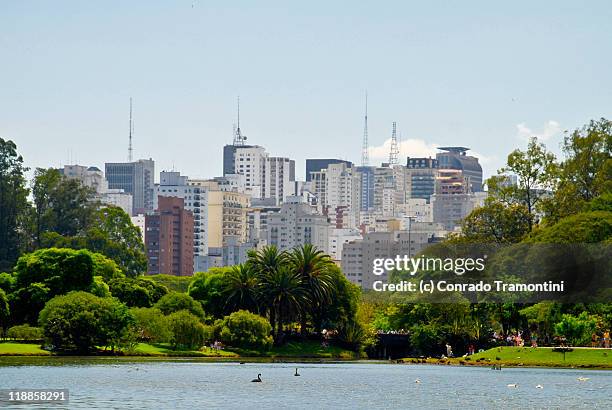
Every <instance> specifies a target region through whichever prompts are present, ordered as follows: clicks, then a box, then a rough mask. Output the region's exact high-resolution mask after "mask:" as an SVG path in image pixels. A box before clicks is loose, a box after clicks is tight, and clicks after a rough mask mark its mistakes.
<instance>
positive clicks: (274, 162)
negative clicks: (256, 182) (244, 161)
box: [263, 157, 295, 205]
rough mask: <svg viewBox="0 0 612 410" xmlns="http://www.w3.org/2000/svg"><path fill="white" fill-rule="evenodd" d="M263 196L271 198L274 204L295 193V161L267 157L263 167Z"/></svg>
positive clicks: (278, 203) (280, 202)
mask: <svg viewBox="0 0 612 410" xmlns="http://www.w3.org/2000/svg"><path fill="white" fill-rule="evenodd" d="M264 179H265V182H264V184H263V186H264V187H265V189H264V192H263V198H273V200H274V204H275V205H280V204H282V203H283V202H284V201H285V199H286V198H287V197H288V196H292V195H295V187H294V183H295V161H293V160H291V159H289V158H284V157H267V158H266V161H265V169H264Z"/></svg>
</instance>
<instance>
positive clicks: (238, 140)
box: [234, 96, 247, 146]
mask: <svg viewBox="0 0 612 410" xmlns="http://www.w3.org/2000/svg"><path fill="white" fill-rule="evenodd" d="M246 139H247V137H246V135H242V131H240V96H238V121H237V126H236V127H234V146H242V145H244V141H246Z"/></svg>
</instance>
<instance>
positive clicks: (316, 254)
mask: <svg viewBox="0 0 612 410" xmlns="http://www.w3.org/2000/svg"><path fill="white" fill-rule="evenodd" d="M288 261H289V264H290V269H291V270H292V271H294V272H296V273H297V274H298V275H300V277H301V278H302V283H303V286H305V287H306V289H307V291H308V298H309V302H310V305H311V308H312V311H320V310H321V308H322V307H323V306H324V305H325V304H328V303H330V301H331V296H332V293H333V286H334V283H333V279H332V276H331V274H330V269H331V268H332V266H334V262H333V261H332V260H331V258H330V257H329V255H326V254H325V253H323V251H321V250H319V249H317V248H316V247H315V246H313V245H311V244H306V245H303V246H300V247H298V248H295V249H294V250H293V251H292V252H290V254H289V256H288ZM301 313H302V318H301V324H302V326H301V327H302V333H305V332H306V321H307V315H306V313H307V311H302V312H301ZM319 325H320V323H315V324H314V326H315V331H317V332H319V331H320V330H321V329H320V327H319Z"/></svg>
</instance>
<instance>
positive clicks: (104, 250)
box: [42, 206, 147, 277]
mask: <svg viewBox="0 0 612 410" xmlns="http://www.w3.org/2000/svg"><path fill="white" fill-rule="evenodd" d="M42 245H43V246H44V247H58V248H72V249H88V250H90V251H93V252H97V253H100V254H103V255H105V256H106V257H108V258H110V259H112V260H113V261H115V263H116V264H117V265H118V266H119V267H120V268H121V271H123V273H125V275H127V276H129V277H136V276H139V275H142V274H143V273H145V272H146V271H147V259H146V256H145V253H144V244H143V242H142V239H141V236H140V231H139V230H138V228H137V227H136V226H134V225H132V221H131V220H130V217H129V216H128V214H126V213H125V212H124V211H123V210H122V209H121V208H118V207H115V206H108V207H104V208H101V209H99V210H97V211H95V212H94V213H93V214H92V217H91V222H90V224H89V226H87V227H86V229H85V230H84V231H82V232H80V233H79V234H77V235H75V236H64V235H61V234H59V233H56V232H47V233H45V234H44V235H43V239H42Z"/></svg>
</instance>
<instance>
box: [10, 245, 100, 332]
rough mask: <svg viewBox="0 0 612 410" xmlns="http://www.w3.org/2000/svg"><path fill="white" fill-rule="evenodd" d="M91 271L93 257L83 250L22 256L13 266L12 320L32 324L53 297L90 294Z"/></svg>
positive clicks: (56, 250) (93, 267) (37, 252)
mask: <svg viewBox="0 0 612 410" xmlns="http://www.w3.org/2000/svg"><path fill="white" fill-rule="evenodd" d="M94 270H95V266H94V261H93V258H92V254H91V253H90V252H89V251H86V250H80V251H75V250H73V249H56V248H50V249H40V250H38V251H35V252H32V253H29V254H25V255H23V256H22V257H20V258H19V260H18V261H17V264H16V265H15V285H14V287H15V289H16V291H15V292H14V293H13V294H12V295H11V299H12V305H13V307H14V312H13V316H14V319H15V320H16V322H17V323H20V322H21V321H28V322H29V323H35V322H36V318H37V316H38V312H39V311H40V309H42V307H43V306H44V304H45V303H46V302H47V301H48V300H49V299H51V298H52V297H53V296H56V295H61V294H64V293H68V292H70V291H73V290H83V291H89V290H90V289H91V286H92V284H93V280H94Z"/></svg>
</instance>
